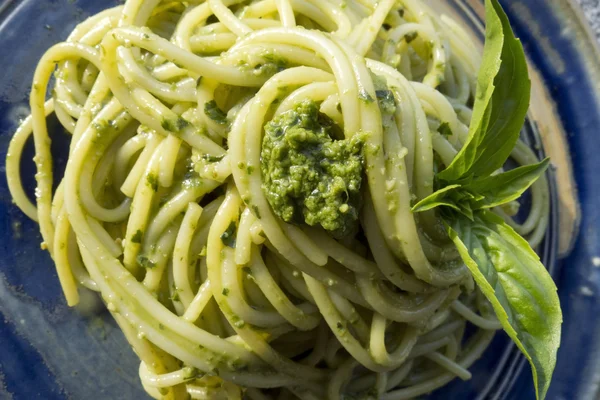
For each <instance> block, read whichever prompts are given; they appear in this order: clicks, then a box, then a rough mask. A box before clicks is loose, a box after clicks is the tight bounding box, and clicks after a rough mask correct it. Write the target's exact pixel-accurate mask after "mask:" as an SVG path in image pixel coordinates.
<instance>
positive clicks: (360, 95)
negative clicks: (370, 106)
mask: <svg viewBox="0 0 600 400" xmlns="http://www.w3.org/2000/svg"><path fill="white" fill-rule="evenodd" d="M358 98H359V99H361V100H362V101H364V102H365V103H372V102H373V101H374V100H373V97H371V95H370V94H369V92H367V91H366V90H365V89H360V91H359V92H358Z"/></svg>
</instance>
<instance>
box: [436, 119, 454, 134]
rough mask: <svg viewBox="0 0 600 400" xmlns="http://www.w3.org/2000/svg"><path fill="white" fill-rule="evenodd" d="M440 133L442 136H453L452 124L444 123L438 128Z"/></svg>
mask: <svg viewBox="0 0 600 400" xmlns="http://www.w3.org/2000/svg"><path fill="white" fill-rule="evenodd" d="M438 132H439V133H440V135H442V136H446V137H449V136H452V129H450V124H449V123H448V122H442V124H440V126H439V128H438Z"/></svg>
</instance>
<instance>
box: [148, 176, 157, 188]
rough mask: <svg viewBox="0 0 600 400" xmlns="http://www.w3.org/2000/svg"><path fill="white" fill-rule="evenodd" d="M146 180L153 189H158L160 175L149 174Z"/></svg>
mask: <svg viewBox="0 0 600 400" xmlns="http://www.w3.org/2000/svg"><path fill="white" fill-rule="evenodd" d="M146 182H148V186H150V187H151V188H152V190H154V191H155V192H156V191H158V177H157V176H156V175H155V174H148V176H147V177H146Z"/></svg>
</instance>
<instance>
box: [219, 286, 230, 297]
mask: <svg viewBox="0 0 600 400" xmlns="http://www.w3.org/2000/svg"><path fill="white" fill-rule="evenodd" d="M221 294H222V295H223V296H226V297H227V296H228V295H229V289H228V288H223V291H222V292H221Z"/></svg>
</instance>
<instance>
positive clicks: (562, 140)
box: [0, 0, 600, 400]
mask: <svg viewBox="0 0 600 400" xmlns="http://www.w3.org/2000/svg"><path fill="white" fill-rule="evenodd" d="M501 2H502V3H503V5H504V7H505V9H506V11H507V13H508V14H509V17H510V18H511V21H512V22H513V24H514V28H515V30H516V33H517V35H518V36H520V37H521V39H522V40H523V43H524V45H525V49H526V52H527V54H528V56H529V58H530V62H531V67H532V71H531V72H532V73H531V76H532V81H533V92H532V94H533V96H532V107H531V110H530V111H531V114H530V122H529V123H528V124H527V126H526V130H525V131H526V132H525V133H526V138H527V140H529V141H530V143H531V145H532V146H533V148H536V149H540V150H539V152H540V155H542V154H547V155H550V156H551V157H552V160H553V164H554V167H555V168H553V169H552V171H551V172H550V178H551V181H552V193H553V194H552V216H551V219H552V223H551V224H550V229H549V232H548V235H547V237H546V240H545V242H544V244H543V245H542V246H541V248H540V249H539V253H540V255H541V256H542V258H543V261H544V263H545V265H547V266H548V267H549V268H550V270H551V272H552V273H553V276H554V277H555V279H556V281H557V284H558V286H559V291H560V297H561V302H562V307H563V313H564V317H565V322H564V326H563V342H562V347H561V349H560V351H559V355H558V364H557V367H556V370H555V373H554V381H553V384H552V386H551V388H550V392H549V394H548V399H561V400H562V399H565V400H567V399H569V400H570V399H578V400H587V399H590V400H592V399H596V398H597V396H598V394H599V393H600V389H599V385H600V318H597V316H598V315H599V314H600V238H599V232H600V220H599V216H600V212H599V211H600V210H599V208H598V199H600V178H597V176H598V173H597V169H598V168H599V167H600V162H599V161H598V159H599V155H598V154H594V153H598V152H599V151H600V137H599V136H598V135H597V132H598V127H599V126H600V86H599V85H600V84H599V83H598V82H600V69H599V68H600V52H599V51H598V49H597V48H596V46H595V42H594V41H593V40H592V39H591V35H590V34H589V32H588V31H587V28H586V27H585V25H584V24H583V23H582V22H581V21H582V19H581V16H580V14H579V11H578V10H577V9H575V8H574V7H573V6H572V5H571V4H570V3H569V2H568V1H567V0H521V1H514V0H505V1H501ZM117 3H118V1H114V0H113V1H110V0H75V1H73V0H14V1H10V0H4V1H2V0H0V55H1V57H0V160H1V161H0V168H1V169H2V170H1V171H0V232H1V233H0V235H1V237H2V240H1V241H0V243H1V244H0V313H1V314H2V316H1V317H0V399H27V400H29V399H49V400H54V399H67V398H71V399H83V398H89V397H92V398H95V399H138V398H146V397H145V396H146V395H145V394H144V392H143V390H142V389H141V385H140V384H139V382H138V377H137V371H138V361H137V357H136V356H135V355H134V354H133V352H132V351H131V350H130V348H129V346H128V345H127V343H126V341H125V339H124V337H123V336H122V334H121V332H120V330H119V329H118V328H117V327H116V325H115V323H114V322H113V321H112V319H111V318H110V315H108V313H107V312H105V311H103V310H102V309H101V308H98V307H94V306H92V307H85V306H84V307H79V308H78V309H76V310H75V311H74V310H71V309H68V308H67V306H66V304H65V302H64V300H63V297H62V293H61V290H60V287H59V283H58V278H57V276H56V273H55V271H54V266H53V264H52V261H51V260H50V258H49V256H48V254H47V253H45V252H42V251H41V250H40V248H39V243H40V242H41V238H40V235H39V233H38V228H37V225H36V224H35V223H33V222H31V221H29V220H28V219H27V218H25V217H24V216H23V214H22V213H21V212H20V211H19V210H18V209H16V208H15V207H14V206H13V205H12V204H11V198H10V194H9V192H8V188H7V185H6V180H5V177H4V158H5V156H6V149H7V147H8V142H9V140H10V137H11V135H12V133H13V131H14V129H15V128H16V126H17V124H18V121H19V119H20V118H23V117H25V116H26V115H27V114H28V108H27V94H28V93H29V89H30V86H31V77H32V75H33V70H34V68H35V65H36V64H37V60H38V59H39V57H40V56H41V55H42V54H43V52H44V51H45V50H46V49H47V48H48V47H50V46H51V45H52V44H54V43H56V42H59V41H61V40H64V39H65V38H66V37H67V35H68V33H69V32H70V31H71V30H72V29H73V27H74V26H75V25H76V24H77V23H78V22H80V21H82V20H83V19H85V18H86V17H87V16H89V15H91V14H93V13H96V12H98V11H100V10H101V9H103V8H106V7H109V6H112V5H114V4H117ZM430 3H432V4H433V5H434V6H435V7H440V8H443V9H444V12H449V13H453V14H454V16H455V17H456V18H459V19H461V20H462V21H464V23H465V26H466V27H467V28H468V29H469V30H471V31H472V33H473V35H475V36H479V37H481V28H482V27H481V22H480V21H481V20H480V18H479V17H480V16H481V15H482V14H483V6H482V4H481V2H480V1H479V0H447V1H445V0H430ZM52 124H54V127H55V128H57V129H55V132H54V134H53V150H54V151H53V153H54V154H55V156H57V161H56V164H57V165H56V168H57V169H58V170H59V171H60V169H61V168H62V167H63V166H64V161H65V160H64V157H63V158H62V159H61V154H62V155H64V149H65V148H66V147H65V146H66V145H67V142H68V136H67V135H66V134H64V133H62V132H61V131H60V130H59V129H58V125H57V124H56V123H55V122H53V121H50V128H51V129H52V126H53V125H52ZM60 149H63V151H62V152H61V151H60ZM32 155H33V150H32V148H29V149H28V150H27V151H26V153H25V155H24V162H23V169H24V171H25V174H26V175H27V174H29V176H30V177H31V179H29V183H30V185H32V181H33V179H32V177H33V163H32V162H31V161H29V160H31V157H32ZM30 189H31V188H30ZM580 216H583V217H580ZM579 222H580V223H579ZM84 303H85V302H84ZM89 304H92V305H94V301H93V299H91V301H90V302H89ZM471 369H472V371H473V376H474V377H473V380H471V381H469V382H460V381H457V382H454V383H452V384H451V385H449V386H448V387H447V388H444V389H443V390H442V391H438V392H437V393H433V394H432V395H431V396H430V398H433V399H461V400H462V399H477V398H480V399H483V398H489V399H534V392H533V387H532V383H531V373H530V372H529V368H528V367H527V366H526V365H525V362H524V359H523V358H522V357H521V356H520V355H519V353H518V351H517V350H516V349H515V347H514V346H512V345H511V344H510V341H509V340H508V339H507V337H506V336H505V335H504V334H498V335H497V336H496V338H495V340H494V342H493V344H492V346H491V348H490V349H489V350H488V351H487V352H486V353H485V355H484V357H483V358H482V359H481V360H479V361H478V362H477V363H476V364H475V365H474V366H473V367H472V368H471Z"/></svg>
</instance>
